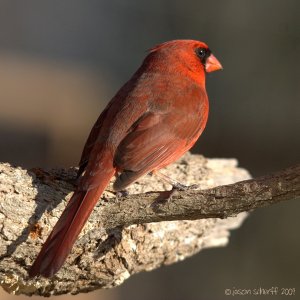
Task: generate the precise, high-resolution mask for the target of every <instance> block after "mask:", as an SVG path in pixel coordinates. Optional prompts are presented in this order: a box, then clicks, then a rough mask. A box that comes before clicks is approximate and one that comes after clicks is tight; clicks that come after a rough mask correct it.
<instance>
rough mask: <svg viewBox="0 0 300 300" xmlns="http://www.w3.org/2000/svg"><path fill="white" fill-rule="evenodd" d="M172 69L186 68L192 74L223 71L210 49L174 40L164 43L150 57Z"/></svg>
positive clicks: (191, 42)
mask: <svg viewBox="0 0 300 300" xmlns="http://www.w3.org/2000/svg"><path fill="white" fill-rule="evenodd" d="M151 56H152V58H153V59H154V60H156V59H158V60H159V61H160V64H161V63H162V62H164V63H163V64H164V65H165V66H166V65H169V66H170V68H172V67H175V68H176V67H178V68H179V66H181V67H182V66H184V67H185V68H186V69H188V70H190V71H192V72H199V70H200V69H201V70H203V71H205V72H207V73H209V72H213V71H217V70H220V69H222V65H221V63H220V62H219V61H218V60H217V58H216V57H215V56H214V55H213V54H212V52H211V50H210V49H209V47H208V46H207V45H206V44H205V43H203V42H200V41H195V40H173V41H169V42H165V43H162V44H160V45H157V46H155V47H153V48H152V49H151V50H150V57H151Z"/></svg>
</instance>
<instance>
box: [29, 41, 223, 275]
mask: <svg viewBox="0 0 300 300" xmlns="http://www.w3.org/2000/svg"><path fill="white" fill-rule="evenodd" d="M221 68H222V66H221V64H220V63H219V61H218V60H217V59H216V57H215V56H214V55H213V54H212V53H211V50H210V49H209V48H208V46H207V45H206V44H205V43H203V42H199V41H194V40H174V41H169V42H166V43H163V44H161V45H158V46H156V47H154V48H152V49H151V50H150V53H149V54H148V56H147V57H146V58H145V60H144V62H143V64H142V66H141V67H140V68H139V69H138V70H137V71H136V73H135V74H134V75H133V76H132V78H131V79H130V80H129V81H128V82H127V83H125V85H124V86H123V87H122V88H121V89H120V90H119V91H118V93H117V94H116V95H115V96H114V97H113V99H112V100H111V101H110V102H109V103H108V105H107V107H106V108H105V109H104V111H103V112H102V113H101V115H100V116H99V118H98V120H97V122H96V123H95V125H94V127H93V128H92V131H91V133H90V135H89V137H88V139H87V142H86V144H85V147H84V149H83V153H82V156H81V160H80V163H79V165H80V168H79V172H78V176H80V178H79V183H78V186H77V188H76V190H75V192H74V194H73V196H72V198H71V199H70V201H69V203H68V205H67V207H66V209H65V210H64V212H63V213H62V215H61V217H60V219H59V220H58V222H57V224H56V225H55V226H54V228H53V230H52V232H51V234H50V236H49V237H48V239H47V241H46V242H45V244H44V245H43V247H42V250H41V251H40V253H39V255H38V257H37V258H36V260H35V262H34V264H33V265H32V267H31V269H30V270H29V275H30V276H31V277H33V276H37V275H42V276H44V277H51V276H53V275H54V274H55V273H56V272H57V271H58V270H59V269H60V267H61V266H62V265H63V263H64V261H65V260H66V258H67V256H68V254H69V253H70V251H71V249H72V247H73V245H74V243H75V241H76V239H77V236H78V235H79V233H80V231H81V229H82V228H83V226H84V224H85V223H86V221H87V219H88V217H89V215H90V214H91V212H92V210H93V208H94V206H95V205H96V203H97V201H98V200H99V198H100V196H101V194H102V193H103V191H104V190H105V188H106V186H107V185H108V183H109V182H110V180H111V178H112V177H113V176H114V175H115V176H116V181H115V182H114V185H113V187H114V189H115V190H116V191H121V190H124V189H125V188H126V187H127V186H128V185H130V184H131V183H133V182H134V181H136V180H137V179H138V178H139V177H141V176H143V175H145V174H147V173H150V172H152V171H157V170H159V169H161V168H163V167H165V166H167V165H169V164H170V163H172V162H174V161H175V160H177V159H178V158H180V157H181V156H182V155H183V154H184V153H185V152H186V151H188V150H189V149H190V148H191V147H192V146H193V145H194V143H195V142H196V141H197V139H198V138H199V136H200V135H201V133H202V131H203V130H204V127H205V125H206V121H207V118H208V110H209V107H208V97H207V93H206V89H205V72H212V71H216V70H219V69H221Z"/></svg>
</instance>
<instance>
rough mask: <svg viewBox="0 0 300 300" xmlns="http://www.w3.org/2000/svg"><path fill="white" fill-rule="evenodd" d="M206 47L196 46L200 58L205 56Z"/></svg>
mask: <svg viewBox="0 0 300 300" xmlns="http://www.w3.org/2000/svg"><path fill="white" fill-rule="evenodd" d="M206 53H207V52H206V49H204V48H198V49H197V55H198V56H199V58H200V59H203V58H204V57H205V56H206Z"/></svg>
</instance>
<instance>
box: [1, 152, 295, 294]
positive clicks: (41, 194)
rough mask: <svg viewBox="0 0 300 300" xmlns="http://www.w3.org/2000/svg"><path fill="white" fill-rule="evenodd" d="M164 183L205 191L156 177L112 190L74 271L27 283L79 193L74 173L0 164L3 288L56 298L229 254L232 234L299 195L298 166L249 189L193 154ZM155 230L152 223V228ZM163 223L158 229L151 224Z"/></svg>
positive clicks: (86, 232)
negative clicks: (200, 256) (211, 250)
mask: <svg viewBox="0 0 300 300" xmlns="http://www.w3.org/2000/svg"><path fill="white" fill-rule="evenodd" d="M164 173H165V174H167V175H170V176H171V177H172V178H175V179H177V180H179V181H181V182H183V183H185V184H194V183H197V184H199V185H200V189H201V190H189V191H180V192H176V193H175V194H173V196H172V199H171V201H163V199H164V198H165V197H166V196H167V193H166V192H161V193H159V192H150V191H163V190H167V189H169V188H170V187H169V186H167V185H165V184H164V183H163V182H161V181H159V180H158V178H156V177H155V176H153V177H149V176H147V177H144V178H142V179H141V180H139V181H138V182H137V183H135V184H133V185H132V186H131V187H130V189H129V192H130V195H129V196H126V197H124V198H119V199H116V198H115V196H114V194H113V193H111V192H109V191H106V192H105V193H104V195H103V196H102V201H99V204H98V205H97V207H96V208H95V210H94V211H93V213H92V215H91V217H90V219H89V221H88V223H87V224H86V226H85V228H84V229H83V231H82V233H81V234H80V236H79V239H78V241H77V242H76V244H75V246H74V248H73V250H72V253H71V254H70V256H69V258H68V259H67V262H66V263H65V265H64V266H63V268H62V269H61V270H60V271H59V272H58V273H57V275H56V276H55V277H53V278H51V279H45V278H34V279H28V277H27V270H28V268H29V266H30V265H31V264H32V262H33V260H34V258H35V257H36V255H37V253H38V251H39V249H40V247H41V245H42V243H43V242H44V241H45V239H46V237H47V236H48V234H49V233H50V231H51V228H52V227H53V226H54V224H55V223H56V221H57V220H58V218H59V216H60V214H61V212H62V210H63V209H64V207H65V205H66V202H67V201H68V199H69V198H70V195H71V193H72V190H73V189H74V186H73V185H72V183H70V182H71V179H72V178H74V175H75V169H68V170H65V169H55V170H50V171H44V170H42V169H32V170H29V171H26V170H23V169H21V168H16V167H12V166H10V165H9V164H0V283H1V285H2V287H3V288H4V289H5V290H6V291H8V292H9V293H15V294H26V295H33V294H36V295H44V296H49V295H57V294H65V293H73V294H76V293H79V292H87V291H91V290H94V289H97V288H110V287H113V286H116V285H119V284H121V283H122V282H123V281H124V280H125V279H127V278H129V277H130V276H131V275H132V274H135V273H138V272H140V271H149V270H152V269H155V268H158V267H160V266H162V265H168V264H172V263H174V262H176V261H179V260H183V259H185V258H186V257H189V256H191V255H193V254H195V253H197V252H199V251H200V250H202V249H204V248H208V247H217V246H224V245H226V244H227V242H228V237H229V229H233V228H236V227H238V226H240V224H241V223H242V221H243V219H244V218H245V217H246V215H247V213H245V211H249V210H251V209H254V208H257V207H262V206H266V205H270V204H272V203H276V202H278V201H284V200H289V199H295V198H297V197H299V195H300V178H299V177H300V166H296V167H293V168H290V169H287V170H285V171H282V172H280V173H278V174H274V175H270V176H266V177H262V178H258V179H255V180H248V181H244V182H239V183H235V184H231V185H225V184H230V183H234V182H237V181H241V180H245V179H249V178H250V175H249V173H248V172H247V171H246V170H244V169H241V168H238V167H237V162H236V160H233V159H231V160H229V159H205V158H203V157H202V156H199V155H190V154H187V155H186V156H185V157H184V158H183V159H182V160H180V161H179V162H178V163H176V164H173V165H172V166H170V167H168V168H166V170H165V171H164ZM150 222H151V223H150ZM153 222H156V223H153Z"/></svg>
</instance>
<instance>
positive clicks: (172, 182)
mask: <svg viewBox="0 0 300 300" xmlns="http://www.w3.org/2000/svg"><path fill="white" fill-rule="evenodd" d="M151 173H153V174H155V175H157V176H158V177H159V178H161V179H162V180H163V181H165V182H166V183H168V184H170V185H172V190H179V191H187V190H193V189H196V188H198V187H199V185H198V184H192V185H189V186H188V185H184V184H182V183H180V182H178V181H176V180H175V179H173V178H171V177H169V176H167V175H165V174H163V173H161V172H159V171H155V172H151Z"/></svg>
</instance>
